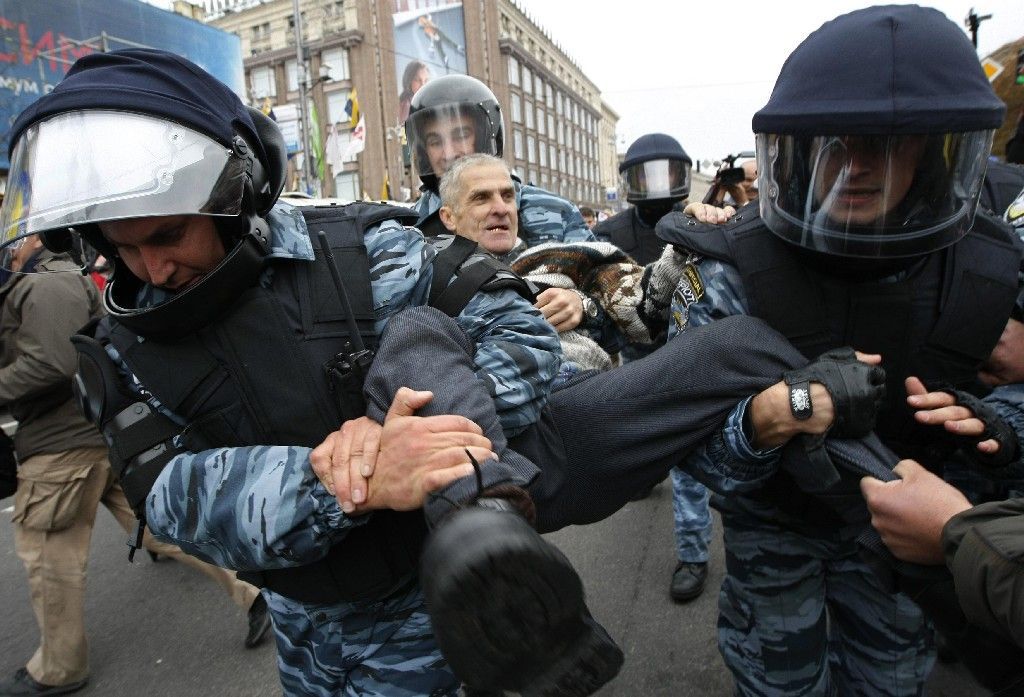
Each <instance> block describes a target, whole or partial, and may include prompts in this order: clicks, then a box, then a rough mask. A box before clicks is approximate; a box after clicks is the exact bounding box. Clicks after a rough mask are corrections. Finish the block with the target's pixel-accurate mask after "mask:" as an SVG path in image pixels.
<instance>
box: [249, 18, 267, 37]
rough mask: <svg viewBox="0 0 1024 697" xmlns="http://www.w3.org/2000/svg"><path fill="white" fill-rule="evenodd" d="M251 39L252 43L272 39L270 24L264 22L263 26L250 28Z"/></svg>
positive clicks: (258, 25)
mask: <svg viewBox="0 0 1024 697" xmlns="http://www.w3.org/2000/svg"><path fill="white" fill-rule="evenodd" d="M249 31H250V38H251V40H252V41H264V40H266V39H269V38H270V22H264V23H263V24H256V25H253V26H252V27H251V28H250V30H249Z"/></svg>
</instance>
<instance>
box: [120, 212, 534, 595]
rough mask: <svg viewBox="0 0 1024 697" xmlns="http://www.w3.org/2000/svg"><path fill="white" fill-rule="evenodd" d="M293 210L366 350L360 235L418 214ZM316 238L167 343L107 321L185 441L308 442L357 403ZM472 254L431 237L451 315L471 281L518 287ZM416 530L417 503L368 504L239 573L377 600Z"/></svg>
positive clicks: (205, 444)
mask: <svg viewBox="0 0 1024 697" xmlns="http://www.w3.org/2000/svg"><path fill="white" fill-rule="evenodd" d="M301 211H302V215H303V217H304V218H305V221H306V224H307V227H308V229H309V233H310V236H311V237H315V236H317V235H318V233H320V232H321V231H322V232H323V233H325V235H326V240H327V243H328V245H329V246H330V249H331V251H332V255H333V257H334V260H335V263H336V265H337V267H338V271H339V275H340V278H341V280H342V284H343V286H344V294H345V295H346V296H347V298H348V303H349V305H350V307H351V310H352V317H353V319H354V320H355V323H356V326H357V327H358V331H359V333H360V335H361V339H362V343H363V344H364V345H365V346H366V347H367V348H371V349H372V348H373V347H375V345H376V341H377V336H376V333H375V331H374V312H373V295H372V288H371V283H370V264H369V259H368V258H367V252H366V247H365V245H364V242H363V235H364V234H365V232H366V230H368V229H370V228H372V227H373V226H375V225H378V224H379V223H381V222H382V221H384V220H397V221H399V222H401V223H403V224H407V225H412V224H414V223H415V221H416V214H415V213H414V212H413V211H411V210H409V209H405V208H396V207H391V206H382V205H378V204H363V203H358V204H350V205H348V206H343V207H334V206H323V207H308V208H302V209H301ZM459 239H461V238H459ZM472 247H473V249H474V250H475V248H476V245H472ZM314 248H317V252H316V259H315V261H313V262H301V261H300V262H296V261H293V260H270V261H269V262H268V263H269V272H270V273H272V274H273V276H272V279H273V280H272V284H271V287H269V288H266V287H263V286H262V285H256V286H253V287H250V288H248V289H247V290H246V291H245V292H243V293H242V295H241V296H240V297H239V298H238V300H237V301H236V302H235V303H233V304H232V306H231V308H230V309H229V310H228V311H227V313H226V314H224V315H223V316H222V317H221V318H220V319H219V320H217V321H215V322H212V323H210V324H208V325H207V326H205V327H204V328H202V329H201V330H199V331H196V332H194V333H192V334H189V335H187V336H185V337H182V338H181V339H179V340H177V341H174V342H161V341H156V340H153V339H147V340H143V341H140V337H139V336H138V335H137V334H136V333H134V332H133V331H132V330H130V329H128V328H127V327H125V326H124V325H123V324H119V323H116V322H112V323H111V328H110V334H109V338H110V341H111V343H112V344H113V345H114V346H115V347H116V348H117V350H118V352H119V353H120V355H121V357H122V358H123V360H124V361H125V363H126V364H127V365H128V367H129V368H130V369H131V371H132V372H133V373H134V374H135V375H137V376H139V377H140V379H141V380H142V382H143V384H144V385H145V386H146V389H147V390H148V391H149V392H151V393H152V394H153V396H154V397H156V398H157V399H158V400H159V401H160V402H161V403H162V404H163V405H164V406H165V407H167V408H168V409H169V410H171V411H172V412H173V413H175V414H177V415H179V416H181V417H183V418H184V419H185V420H186V421H187V422H188V426H187V428H186V429H185V431H184V432H183V433H182V438H183V440H184V441H185V446H186V449H187V450H189V451H199V450H206V449H210V448H218V447H241V446H251V445H257V444H283V445H294V446H302V447H308V448H313V447H315V446H317V445H319V444H320V443H321V442H322V441H323V439H324V438H325V437H326V436H327V434H329V433H330V432H332V431H334V430H336V429H337V428H339V427H340V425H341V424H342V423H343V421H344V420H345V416H344V415H345V414H353V413H358V414H362V413H365V411H364V407H363V405H362V404H361V403H358V404H352V403H349V402H353V401H358V398H359V395H358V394H357V395H353V394H351V393H346V392H345V391H344V390H341V389H339V388H338V385H337V384H336V383H335V382H334V381H332V379H330V378H329V377H328V376H329V374H330V373H331V368H333V367H334V366H336V365H337V364H338V359H339V357H341V356H345V355H348V354H350V353H351V352H352V350H353V342H352V340H351V336H350V333H349V324H348V321H347V318H346V317H345V314H344V312H343V311H342V310H341V303H339V302H338V294H339V291H338V289H337V288H336V286H335V285H334V281H333V279H332V274H331V269H330V268H329V267H328V264H327V262H326V261H325V259H324V258H323V255H322V252H321V251H320V250H319V248H318V247H317V245H314ZM453 255H457V257H458V258H457V260H455V261H452V256H453ZM470 256H471V255H470V254H465V253H464V246H459V247H458V248H454V249H453V251H448V248H447V247H445V246H444V245H441V246H440V248H439V252H438V255H437V256H436V257H435V259H434V263H435V264H437V265H439V266H440V267H441V268H439V269H436V271H437V272H438V274H437V275H438V277H439V279H441V277H442V276H443V279H450V278H451V277H452V276H453V275H454V276H457V278H456V280H455V282H453V283H452V284H451V285H452V287H458V288H459V289H460V292H459V293H458V300H459V301H460V302H461V304H460V302H455V301H453V300H452V299H451V298H450V297H449V302H448V304H447V307H445V308H444V309H445V311H446V312H447V313H448V314H450V315H451V316H457V315H458V314H459V313H460V312H461V310H462V309H463V307H464V306H465V303H466V302H468V300H469V298H470V297H472V295H473V294H474V293H475V292H476V291H478V290H480V289H485V290H489V289H492V288H502V287H512V288H515V289H517V290H520V288H519V286H520V285H523V286H524V287H525V284H523V282H522V281H521V279H518V277H515V278H514V279H512V278H509V274H507V273H505V272H504V271H503V270H502V269H497V268H496V267H494V266H493V265H488V267H487V268H488V269H489V272H488V273H486V274H481V273H473V274H467V273H466V269H469V268H473V267H475V266H479V265H478V264H466V266H465V268H460V267H462V266H463V262H466V260H467V258H468V257H470ZM443 279H441V280H443ZM516 279H518V283H517V282H516ZM441 280H439V281H438V282H441ZM460 281H461V282H460ZM470 285H471V286H472V287H469V286H470ZM441 288H442V289H443V288H444V286H441ZM360 385H361V383H360ZM425 536H426V524H425V521H424V519H423V514H422V512H420V511H411V512H397V511H390V510H380V511H374V512H373V514H372V515H371V516H370V518H369V520H368V521H367V522H366V523H365V524H363V525H360V526H355V527H353V528H351V529H350V530H349V531H348V532H347V534H346V536H345V538H344V540H343V541H342V542H341V543H339V544H337V545H335V546H334V547H333V548H332V549H331V550H330V552H329V553H328V555H327V556H326V558H324V559H323V560H321V561H318V562H315V563H313V564H307V565H304V566H299V567H291V568H285V569H271V570H264V571H261V572H247V573H243V574H240V577H242V578H244V579H245V580H248V581H250V582H252V583H254V584H256V585H259V586H262V587H267V588H270V589H271V590H273V591H275V592H277V593H280V594H281V595H284V596H287V597H290V598H294V599H296V600H300V601H303V602H311V603H318V604H324V603H333V602H337V601H353V600H365V599H371V598H380V597H384V596H386V595H387V594H388V593H389V592H390V591H393V590H394V589H396V588H398V587H400V586H401V585H403V584H404V583H406V582H408V581H409V579H410V578H411V577H412V576H413V574H414V573H415V571H416V569H417V565H418V561H419V555H420V550H421V547H422V544H423V540H424V539H425Z"/></svg>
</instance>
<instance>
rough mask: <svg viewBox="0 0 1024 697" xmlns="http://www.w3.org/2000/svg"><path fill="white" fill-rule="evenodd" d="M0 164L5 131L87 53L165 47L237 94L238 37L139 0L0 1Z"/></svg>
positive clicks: (0, 164)
mask: <svg viewBox="0 0 1024 697" xmlns="http://www.w3.org/2000/svg"><path fill="white" fill-rule="evenodd" d="M0 40H2V41H0V170H6V169H7V168H8V167H9V166H10V163H9V162H8V161H7V147H8V142H7V141H8V137H7V136H8V132H9V131H10V127H11V125H12V124H13V123H14V120H15V119H16V118H17V116H18V114H20V113H21V112H22V111H23V110H24V109H25V107H27V106H28V105H29V104H31V103H32V102H33V101H35V100H36V99H38V98H39V97H41V96H42V95H44V94H46V93H48V92H49V91H50V90H52V89H53V87H54V85H56V84H57V83H58V82H60V80H61V78H62V77H64V74H65V73H66V72H67V71H68V68H70V67H71V64H72V63H74V62H75V60H76V59H77V58H79V57H80V56H83V55H85V54H87V53H94V52H97V51H102V50H108V51H114V50H117V49H121V48H132V47H144V48H161V49H165V50H168V51H173V52H174V53H178V54H180V55H182V56H185V57H186V58H188V59H189V60H191V61H193V62H195V63H197V64H198V65H200V66H202V67H203V68H204V69H206V70H207V71H209V72H210V73H211V74H212V75H214V76H216V77H217V78H218V79H220V80H221V81H222V82H224V83H225V84H227V85H228V86H229V87H231V88H232V89H233V90H234V91H235V92H237V93H238V94H239V95H240V96H242V95H244V94H245V83H244V78H243V71H242V55H241V42H240V40H239V38H238V37H237V36H235V35H233V34H229V33H227V32H224V31H221V30H220V29H215V28H213V27H209V26H206V25H205V24H202V23H201V22H197V21H195V20H192V19H188V18H186V17H183V16H181V15H177V14H175V13H173V12H168V11H166V10H161V9H158V8H156V7H153V6H151V5H147V4H146V3H143V2H140V0H45V1H36V2H26V1H25V0H0Z"/></svg>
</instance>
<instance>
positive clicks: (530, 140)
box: [526, 135, 537, 162]
mask: <svg viewBox="0 0 1024 697" xmlns="http://www.w3.org/2000/svg"><path fill="white" fill-rule="evenodd" d="M526 161H527V162H536V161H537V139H536V138H534V137H533V136H531V135H527V136H526Z"/></svg>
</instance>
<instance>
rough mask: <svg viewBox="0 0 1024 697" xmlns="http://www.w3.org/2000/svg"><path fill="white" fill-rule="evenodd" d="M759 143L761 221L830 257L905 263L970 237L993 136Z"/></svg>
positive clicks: (789, 138)
mask: <svg viewBox="0 0 1024 697" xmlns="http://www.w3.org/2000/svg"><path fill="white" fill-rule="evenodd" d="M757 141H758V157H759V161H758V170H759V173H760V182H761V192H760V193H761V215H762V217H763V218H764V220H765V221H766V222H767V223H768V224H769V226H770V227H771V229H772V231H773V232H775V233H776V234H778V235H779V236H781V237H783V238H784V239H787V240H788V241H790V242H792V243H794V244H798V245H800V246H803V247H806V248H808V249H813V250H816V251H819V252H823V253H826V254H834V255H839V256H852V257H879V258H881V257H888V258H895V257H906V256H917V255H921V254H928V253H930V252H933V251H935V250H937V249H941V248H943V247H946V246H948V245H950V244H953V243H954V242H956V241H957V240H958V239H960V237H962V236H963V235H964V234H965V233H966V231H967V229H969V227H970V225H971V222H972V221H973V217H974V209H975V206H976V205H977V198H978V193H979V191H980V188H981V179H982V176H983V175H984V172H985V158H986V157H987V155H988V152H989V149H990V146H991V142H992V132H991V131H975V132H967V133H942V134H936V133H933V134H920V135H831V136H824V135H816V136H810V135H808V136H794V135H774V134H763V133H762V134H758V135H757ZM766 193H767V195H766Z"/></svg>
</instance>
